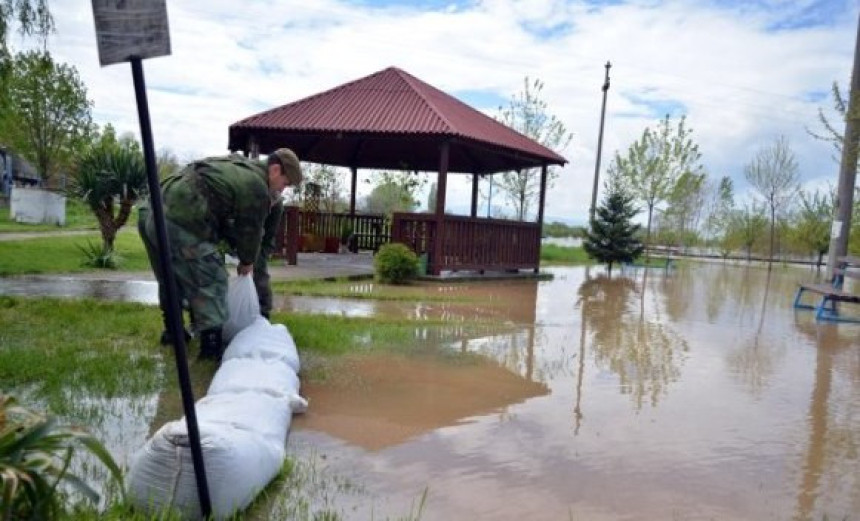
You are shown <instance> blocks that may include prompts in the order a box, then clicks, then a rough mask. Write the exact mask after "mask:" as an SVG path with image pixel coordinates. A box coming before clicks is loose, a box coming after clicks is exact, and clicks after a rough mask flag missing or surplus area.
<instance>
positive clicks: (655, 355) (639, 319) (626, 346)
mask: <svg viewBox="0 0 860 521" xmlns="http://www.w3.org/2000/svg"><path fill="white" fill-rule="evenodd" d="M641 271H643V273H642V281H641V283H639V284H637V282H636V281H635V280H633V279H631V278H628V277H626V276H615V277H610V276H608V275H604V274H600V275H598V276H596V277H594V278H588V279H586V280H585V281H584V282H583V283H582V284H581V285H580V286H579V289H578V290H577V294H578V305H579V306H580V307H581V309H582V324H581V327H582V328H583V333H582V334H583V336H585V334H586V333H585V332H586V331H587V332H589V333H590V339H591V345H592V349H593V351H594V358H595V360H596V361H597V363H598V364H599V365H601V366H604V367H606V368H608V369H609V370H610V371H612V372H613V373H615V374H616V375H617V376H618V379H619V387H620V391H621V393H622V394H627V395H630V396H631V398H632V399H633V403H634V405H635V407H636V408H637V409H639V408H641V407H642V405H643V404H644V403H645V402H646V401H647V402H648V403H649V404H650V405H651V406H656V405H657V403H658V402H659V400H660V397H661V396H662V395H664V394H665V393H666V392H667V388H668V386H669V384H671V383H672V382H673V381H675V380H677V379H678V377H679V375H680V366H681V364H682V363H683V356H684V354H685V353H686V352H687V351H688V349H689V346H688V344H687V341H686V340H685V339H684V338H683V337H681V336H680V334H678V332H676V331H675V330H674V329H673V328H672V327H671V325H670V324H669V323H667V321H664V320H661V318H660V313H661V309H660V307H659V306H656V307H653V308H651V309H648V310H647V312H646V295H647V294H648V292H649V290H650V287H649V286H648V272H649V271H650V270H641ZM668 300H671V299H668ZM577 409H578V406H577ZM578 414H581V413H578Z"/></svg>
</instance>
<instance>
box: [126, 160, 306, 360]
mask: <svg viewBox="0 0 860 521" xmlns="http://www.w3.org/2000/svg"><path fill="white" fill-rule="evenodd" d="M301 180H302V170H301V165H300V164H299V159H298V158H297V157H296V155H295V154H294V153H293V152H292V150H290V149H288V148H281V149H278V150H276V151H275V152H274V153H272V154H271V155H269V157H268V160H267V161H266V162H265V163H263V162H260V161H256V160H252V159H247V158H244V157H241V156H228V157H215V158H207V159H203V160H200V161H195V162H193V163H191V164H189V165H188V166H186V167H185V168H183V169H182V170H181V171H180V172H179V173H177V174H175V175H171V176H168V177H166V178H165V179H164V180H163V181H162V182H161V193H162V198H163V201H164V216H165V221H166V223H165V224H166V228H167V235H168V238H169V242H170V249H171V258H172V260H173V273H174V276H175V277H176V282H177V286H178V290H179V298H180V300H181V302H182V306H183V307H184V308H186V309H188V310H189V314H190V317H191V324H192V328H193V330H194V331H195V332H196V333H197V334H198V335H199V336H200V357H202V358H212V359H220V357H221V354H222V353H223V351H224V345H223V340H222V337H221V326H222V325H223V324H224V322H225V321H226V319H227V279H228V276H227V271H226V269H225V268H224V255H223V253H222V251H221V250H220V249H219V244H221V243H226V244H227V246H228V247H229V248H230V250H232V251H233V252H234V253H235V254H236V256H237V257H238V259H239V265H238V266H237V268H236V271H237V273H238V274H239V275H247V274H249V273H252V272H253V274H254V282H255V285H256V286H257V291H258V294H259V298H260V311H261V313H264V314H265V315H266V316H268V313H269V312H270V311H271V306H272V302H271V288H270V287H269V274H268V269H267V263H266V256H268V255H269V254H270V253H271V252H272V250H273V245H274V236H275V231H276V230H277V226H278V223H279V221H280V218H281V215H282V212H283V206H282V204H281V193H282V192H283V190H284V189H285V188H286V187H288V186H296V185H298V184H299V183H301ZM138 230H139V232H140V236H141V238H142V239H143V243H144V246H145V247H146V252H147V255H148V256H149V261H150V264H151V265H152V269H153V271H154V272H155V276H156V278H157V279H158V282H159V302H160V303H161V309H162V314H165V323H164V325H165V331H164V333H162V336H161V343H162V344H168V343H172V340H173V339H172V338H171V337H170V334H169V333H168V327H167V321H166V313H165V310H166V306H165V305H164V304H163V303H164V300H165V297H166V295H165V293H164V284H163V282H164V278H163V277H162V275H161V273H160V267H159V263H158V247H157V246H158V243H157V240H156V233H155V224H154V222H153V219H152V216H151V215H150V212H149V208H148V207H147V206H146V205H142V206H141V208H140V212H139V219H138ZM186 338H190V335H189V334H188V333H187V332H186Z"/></svg>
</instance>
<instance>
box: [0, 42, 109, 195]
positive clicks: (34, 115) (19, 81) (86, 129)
mask: <svg viewBox="0 0 860 521" xmlns="http://www.w3.org/2000/svg"><path fill="white" fill-rule="evenodd" d="M91 107H92V102H91V101H90V100H88V99H87V90H86V87H85V86H84V84H83V82H82V81H81V80H80V78H79V77H78V72H77V70H76V69H75V68H74V67H72V66H70V65H65V64H61V63H55V62H54V60H53V58H51V55H50V54H49V53H48V52H47V51H28V52H26V53H20V54H18V55H16V57H15V59H14V60H13V62H12V67H11V70H10V73H9V78H8V92H7V99H6V101H5V104H4V106H3V107H2V108H3V110H2V111H0V141H3V142H5V144H6V145H8V146H9V147H10V148H12V149H13V150H15V151H16V152H17V153H18V154H20V155H21V156H23V157H24V159H26V160H27V161H29V162H30V163H31V164H33V165H34V166H35V167H36V168H37V169H38V170H39V173H40V174H41V175H42V179H43V180H44V181H45V182H47V181H48V180H49V179H50V178H51V177H52V176H53V175H54V174H56V173H57V172H59V171H61V170H63V169H65V168H68V167H69V166H71V164H72V162H73V161H74V159H75V156H76V155H77V154H78V153H79V152H80V150H82V149H83V148H84V147H85V146H86V143H87V141H88V139H89V136H90V134H91V132H92V128H93V124H92V116H91V114H90V109H91Z"/></svg>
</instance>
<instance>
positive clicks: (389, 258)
mask: <svg viewBox="0 0 860 521" xmlns="http://www.w3.org/2000/svg"><path fill="white" fill-rule="evenodd" d="M373 267H374V269H375V270H376V279H377V280H379V281H380V282H384V283H386V284H403V283H405V282H406V281H408V280H409V279H411V278H414V277H415V276H416V275H417V274H418V256H417V255H415V252H413V251H412V250H410V249H409V247H407V246H406V245H405V244H401V243H397V242H395V243H389V244H385V245H383V246H382V247H381V248H379V252H378V253H377V254H376V257H374V258H373Z"/></svg>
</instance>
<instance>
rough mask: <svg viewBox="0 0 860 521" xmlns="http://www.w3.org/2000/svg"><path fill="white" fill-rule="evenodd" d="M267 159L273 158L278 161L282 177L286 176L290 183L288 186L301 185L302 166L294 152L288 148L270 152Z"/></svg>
mask: <svg viewBox="0 0 860 521" xmlns="http://www.w3.org/2000/svg"><path fill="white" fill-rule="evenodd" d="M269 157H270V158H271V157H274V158H275V159H277V160H278V163H280V164H281V170H282V171H283V172H284V175H285V176H287V179H288V180H289V181H290V185H292V186H298V185H300V184H301V182H302V165H301V163H300V162H299V158H298V156H296V154H295V152H293V151H292V150H290V149H289V148H279V149H277V150H275V151H274V152H272V154H271V155H270V156H269Z"/></svg>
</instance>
